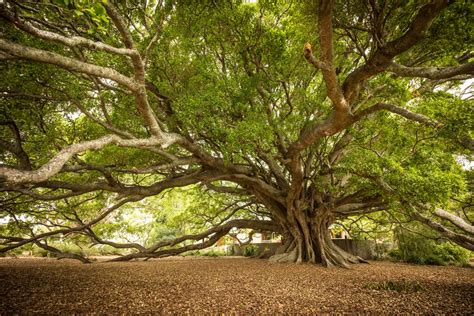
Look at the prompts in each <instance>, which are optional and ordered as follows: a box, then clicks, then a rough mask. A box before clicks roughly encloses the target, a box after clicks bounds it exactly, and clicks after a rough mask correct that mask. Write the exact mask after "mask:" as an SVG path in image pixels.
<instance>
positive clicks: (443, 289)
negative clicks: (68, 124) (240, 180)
mask: <svg viewBox="0 0 474 316" xmlns="http://www.w3.org/2000/svg"><path fill="white" fill-rule="evenodd" d="M335 312H338V313H341V312H347V313H355V312H370V313H385V314H386V313H396V314H398V313H417V314H420V313H425V314H426V313H430V314H432V313H436V314H438V313H443V314H446V313H448V314H452V313H458V314H459V313H460V314H471V315H472V314H474V269H473V268H459V267H434V266H415V265H408V264H400V263H391V262H372V263H371V264H369V265H366V264H360V265H354V266H353V267H352V269H349V270H348V269H340V268H334V269H325V268H323V267H320V266H314V265H295V264H271V263H269V262H268V261H266V260H258V259H244V258H190V257H186V258H180V257H179V258H168V259H159V260H150V261H147V262H143V261H141V262H125V263H104V262H99V263H94V264H91V265H84V264H81V263H76V262H74V261H66V260H64V261H57V260H52V259H1V260H0V314H1V315H7V314H18V313H20V314H25V313H28V314H30V313H41V314H54V313H61V314H71V313H97V314H104V313H107V314H108V313H112V314H131V313H148V314H149V313H174V314H183V313H191V314H220V315H222V314H225V315H228V314H275V313H305V314H309V313H311V314H313V313H335Z"/></svg>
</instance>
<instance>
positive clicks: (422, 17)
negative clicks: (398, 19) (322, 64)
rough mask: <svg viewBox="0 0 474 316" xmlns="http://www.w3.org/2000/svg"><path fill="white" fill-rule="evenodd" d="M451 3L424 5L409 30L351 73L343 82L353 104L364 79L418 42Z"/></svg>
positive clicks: (439, 0)
mask: <svg viewBox="0 0 474 316" xmlns="http://www.w3.org/2000/svg"><path fill="white" fill-rule="evenodd" d="M448 4H449V1H448V0H434V1H431V2H430V3H428V4H426V5H424V6H423V7H422V8H421V9H420V10H419V11H418V14H417V15H416V16H415V18H414V19H413V21H412V23H411V25H410V27H409V29H408V31H407V32H406V33H405V34H404V35H402V36H401V37H400V38H398V39H396V40H394V41H391V42H389V43H387V44H385V45H383V46H381V47H379V48H378V49H377V50H376V51H375V52H374V53H373V55H372V57H371V58H370V59H369V60H368V61H367V63H366V64H365V65H363V66H361V67H359V68H357V69H356V70H354V71H353V72H352V73H350V74H349V75H348V76H347V78H346V80H345V81H344V84H343V89H344V95H345V97H346V99H347V101H348V102H349V104H352V103H353V102H354V101H355V100H356V99H357V97H358V95H359V89H360V85H361V83H362V82H363V81H365V80H367V79H369V78H370V77H372V76H374V75H376V74H378V73H380V72H382V71H384V70H386V69H387V67H388V66H389V65H390V64H391V62H392V59H393V58H394V57H395V56H397V55H399V54H401V53H403V52H405V51H407V50H408V49H410V48H411V47H413V46H414V45H415V44H416V43H418V42H419V41H420V40H421V39H422V38H423V37H424V35H425V32H426V31H427V30H428V29H429V27H430V25H431V23H432V22H433V20H434V19H435V18H436V17H437V16H438V14H439V13H440V12H441V11H442V10H443V9H444V8H445V7H446V6H447V5H448Z"/></svg>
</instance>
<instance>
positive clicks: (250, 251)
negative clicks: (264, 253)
mask: <svg viewBox="0 0 474 316" xmlns="http://www.w3.org/2000/svg"><path fill="white" fill-rule="evenodd" d="M243 250H244V251H243V255H244V256H245V257H253V256H255V255H256V254H257V251H258V246H256V245H246V246H244V249H243Z"/></svg>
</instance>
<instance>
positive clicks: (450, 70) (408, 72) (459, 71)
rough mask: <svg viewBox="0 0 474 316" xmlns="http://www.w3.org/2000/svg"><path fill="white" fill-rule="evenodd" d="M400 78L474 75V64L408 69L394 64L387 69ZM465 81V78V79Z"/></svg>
mask: <svg viewBox="0 0 474 316" xmlns="http://www.w3.org/2000/svg"><path fill="white" fill-rule="evenodd" d="M387 70H388V71H391V72H393V73H394V74H396V75H397V76H400V77H422V78H428V79H432V80H439V79H449V78H453V77H456V76H459V75H471V76H473V75H474V62H471V63H466V64H462V65H460V66H454V67H406V66H403V65H400V64H397V63H394V62H392V63H391V64H390V66H388V68H387ZM463 79H465V78H463Z"/></svg>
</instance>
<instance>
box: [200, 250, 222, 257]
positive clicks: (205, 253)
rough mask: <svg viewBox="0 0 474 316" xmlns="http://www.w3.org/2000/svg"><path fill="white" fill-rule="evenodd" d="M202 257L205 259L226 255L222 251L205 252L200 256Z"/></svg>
mask: <svg viewBox="0 0 474 316" xmlns="http://www.w3.org/2000/svg"><path fill="white" fill-rule="evenodd" d="M201 255H202V256H205V257H223V256H225V255H226V253H225V251H222V250H213V249H212V250H209V251H205V252H203V253H202V254H201Z"/></svg>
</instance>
